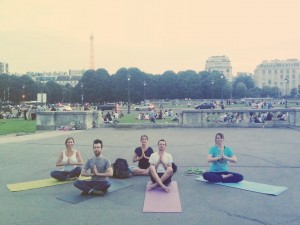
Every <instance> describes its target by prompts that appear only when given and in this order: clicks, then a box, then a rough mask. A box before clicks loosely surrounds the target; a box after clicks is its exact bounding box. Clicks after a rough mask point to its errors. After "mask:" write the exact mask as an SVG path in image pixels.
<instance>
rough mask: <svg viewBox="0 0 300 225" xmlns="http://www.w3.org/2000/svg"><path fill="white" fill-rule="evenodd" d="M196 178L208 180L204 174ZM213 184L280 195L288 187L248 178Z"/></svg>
mask: <svg viewBox="0 0 300 225" xmlns="http://www.w3.org/2000/svg"><path fill="white" fill-rule="evenodd" d="M196 180H197V181H203V182H207V181H206V180H204V179H203V177H202V176H200V177H198V178H196ZM213 184H217V185H222V186H226V187H232V188H238V189H242V190H246V191H253V192H258V193H262V194H268V195H279V194H281V193H282V192H284V191H286V190H287V189H288V188H287V187H283V186H273V185H269V184H261V183H255V182H250V181H246V180H243V181H241V182H239V183H213Z"/></svg>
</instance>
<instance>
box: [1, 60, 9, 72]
mask: <svg viewBox="0 0 300 225" xmlns="http://www.w3.org/2000/svg"><path fill="white" fill-rule="evenodd" d="M4 73H7V74H8V73H9V71H8V63H5V62H0V74H4Z"/></svg>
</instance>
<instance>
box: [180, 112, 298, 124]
mask: <svg viewBox="0 0 300 225" xmlns="http://www.w3.org/2000/svg"><path fill="white" fill-rule="evenodd" d="M268 113H269V114H271V115H272V117H271V119H269V118H268V119H267V117H266V115H267V114H268ZM283 114H285V116H284V119H281V117H280V115H283ZM255 118H259V120H260V121H258V120H256V119H255ZM179 124H180V126H181V127H278V128H279V127H300V109H265V110H261V109H248V110H245V109H233V110H215V109H213V110H183V111H182V112H181V113H180V118H179Z"/></svg>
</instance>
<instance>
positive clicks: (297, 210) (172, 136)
mask: <svg viewBox="0 0 300 225" xmlns="http://www.w3.org/2000/svg"><path fill="white" fill-rule="evenodd" d="M217 132H222V133H224V135H225V145H227V146H229V147H230V148H231V149H232V150H233V151H234V152H235V154H236V155H237V157H238V163H237V164H230V165H229V166H230V170H231V171H235V172H239V173H241V174H243V175H244V178H245V180H248V181H253V182H258V183H264V184H270V185H277V186H286V187H288V190H287V191H285V192H283V193H282V194H280V195H278V196H270V195H265V194H259V193H254V192H249V191H244V190H239V189H234V188H229V187H224V186H219V185H213V184H207V183H203V182H198V181H195V178H196V177H195V176H186V175H184V171H186V170H187V169H188V168H190V167H202V168H204V169H206V170H208V166H209V164H208V163H207V160H206V156H207V153H208V149H209V148H210V147H211V146H212V145H213V144H214V136H215V134H216V133H217ZM142 134H147V135H148V136H149V144H150V146H152V147H153V148H154V150H155V151H156V150H157V141H158V140H159V139H161V138H164V139H166V141H167V151H168V152H169V153H171V154H172V155H173V159H174V161H175V162H176V164H177V165H178V171H177V173H176V174H175V175H174V176H173V180H176V181H177V183H178V188H179V194H180V199H181V206H182V210H183V212H182V213H143V203H144V197H145V186H146V183H147V181H148V179H149V177H132V178H129V179H126V181H127V182H128V183H130V184H133V186H131V187H129V188H126V189H123V190H119V191H116V192H113V193H108V194H107V195H106V196H104V197H97V198H93V199H90V200H87V201H84V202H81V203H78V204H70V203H67V202H64V201H61V200H58V199H57V197H59V196H62V195H64V194H68V193H74V192H78V194H79V190H77V189H75V188H74V186H73V185H72V184H63V185H58V186H51V187H46V188H40V189H33V190H28V191H21V192H9V191H8V189H7V187H6V185H7V184H11V183H18V182H25V181H32V180H38V179H46V178H49V173H50V171H51V170H53V169H54V168H55V162H56V159H57V157H58V154H59V153H60V152H61V151H62V150H63V149H64V141H65V139H66V138H67V137H69V136H72V137H74V138H75V148H76V149H78V150H80V152H81V154H82V156H83V158H84V160H86V159H87V158H89V157H91V156H92V155H93V150H92V141H93V140H94V139H96V138H100V139H102V140H103V142H104V147H103V154H104V155H105V156H106V157H108V158H109V159H111V161H112V162H113V161H114V160H115V159H116V158H125V159H127V161H128V162H129V164H132V163H131V159H132V156H133V151H134V149H135V148H136V147H137V146H139V145H140V142H139V139H140V136H141V135H142ZM299 137H300V131H297V130H294V129H270V128H269V129H266V128H246V129H244V128H222V129H219V128H210V129H199V128H160V129H154V128H152V129H150V128H148V129H124V128H123V129H116V128H98V129H91V130H87V131H52V132H43V133H37V134H32V135H24V136H18V137H15V136H5V137H0V146H1V147H0V168H1V179H0V199H1V203H0V224H1V225H65V224H70V225H84V224H88V225H97V224H103V225H104V224H105V225H135V224H136V225H150V224H151V225H153V224H155V225H160V224H161V225H176V224H178V225H179V224H180V225H190V224H191V225H198V224H203V225H259V224H263V225H298V224H300V191H299V190H300V188H299V187H300V179H299V177H298V175H297V174H299V172H300V153H299V151H300V148H299V143H300V141H299ZM158 204H159V203H158Z"/></svg>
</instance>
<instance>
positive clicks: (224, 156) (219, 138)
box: [202, 133, 244, 183]
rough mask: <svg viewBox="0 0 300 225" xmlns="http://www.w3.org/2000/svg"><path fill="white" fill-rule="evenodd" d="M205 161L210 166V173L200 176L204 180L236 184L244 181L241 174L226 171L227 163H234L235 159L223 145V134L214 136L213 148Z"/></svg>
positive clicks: (230, 151)
mask: <svg viewBox="0 0 300 225" xmlns="http://www.w3.org/2000/svg"><path fill="white" fill-rule="evenodd" d="M207 160H208V162H210V163H211V166H210V171H209V172H205V173H203V175H202V176H203V178H204V179H205V180H207V181H209V182H213V183H215V182H222V183H238V182H240V181H242V180H243V179H244V178H243V176H242V175H241V174H239V173H234V172H229V171H228V166H227V162H232V163H236V162H237V157H236V156H235V155H234V154H233V152H232V150H231V149H230V148H229V147H227V146H225V145H224V134H222V133H217V134H216V136H215V146H213V147H211V148H210V150H209V153H208V156H207Z"/></svg>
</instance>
